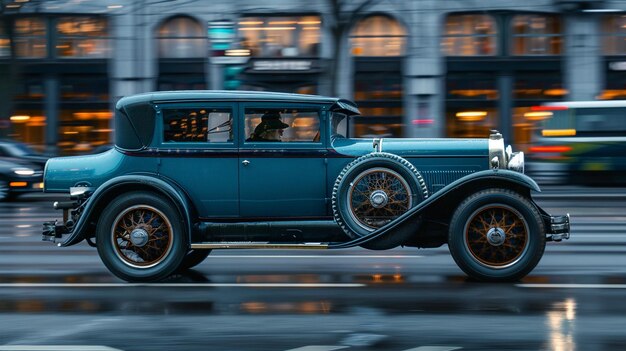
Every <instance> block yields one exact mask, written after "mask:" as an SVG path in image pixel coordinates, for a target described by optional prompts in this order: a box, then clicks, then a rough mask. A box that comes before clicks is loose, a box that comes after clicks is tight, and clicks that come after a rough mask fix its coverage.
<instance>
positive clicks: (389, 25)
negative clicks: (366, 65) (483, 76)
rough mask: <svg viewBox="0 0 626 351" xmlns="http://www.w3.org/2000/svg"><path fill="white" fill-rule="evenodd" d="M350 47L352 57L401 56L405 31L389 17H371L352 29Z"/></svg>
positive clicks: (404, 43)
mask: <svg viewBox="0 0 626 351" xmlns="http://www.w3.org/2000/svg"><path fill="white" fill-rule="evenodd" d="M350 46H351V52H352V55H354V56H403V55H404V53H405V47H406V31H405V30H404V28H403V27H402V26H401V25H400V23H398V21H396V20H395V19H393V18H391V17H387V16H371V17H368V18H366V19H364V20H361V21H360V22H359V23H358V24H357V25H356V27H354V29H353V30H352V32H351V33H350Z"/></svg>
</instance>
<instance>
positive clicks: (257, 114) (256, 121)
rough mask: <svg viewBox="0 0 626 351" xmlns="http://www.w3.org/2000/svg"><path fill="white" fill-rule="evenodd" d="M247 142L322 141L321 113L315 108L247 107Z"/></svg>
mask: <svg viewBox="0 0 626 351" xmlns="http://www.w3.org/2000/svg"><path fill="white" fill-rule="evenodd" d="M244 124H245V133H246V142H264V141H269V142H289V143H297V142H309V143H310V142H320V139H319V131H320V114H319V111H318V110H314V109H300V108H287V109H271V108H246V110H245V123H244Z"/></svg>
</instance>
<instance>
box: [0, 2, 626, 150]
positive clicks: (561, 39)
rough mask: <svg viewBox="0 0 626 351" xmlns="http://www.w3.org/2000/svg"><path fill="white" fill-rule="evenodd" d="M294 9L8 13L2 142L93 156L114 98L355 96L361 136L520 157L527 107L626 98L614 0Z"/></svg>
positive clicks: (620, 15)
mask: <svg viewBox="0 0 626 351" xmlns="http://www.w3.org/2000/svg"><path fill="white" fill-rule="evenodd" d="M294 4H295V3H294V2H293V1H284V0H275V1H271V2H269V3H267V4H263V6H260V5H259V3H258V2H256V1H250V0H230V1H223V0H216V1H204V0H178V1H157V0H133V1H129V0H126V1H121V0H120V1H113V0H104V1H98V2H97V4H95V3H94V2H92V1H83V0H74V1H69V2H68V1H60V0H47V1H41V0H29V1H25V0H20V1H16V0H13V1H5V2H4V13H3V15H2V17H0V77H3V79H2V80H0V136H3V137H10V138H13V139H16V140H20V141H24V142H27V143H30V144H33V145H34V146H37V147H39V148H40V149H42V150H45V151H46V152H48V153H50V154H80V153H86V152H93V151H94V149H96V148H97V147H98V146H100V145H104V144H107V143H109V142H110V140H112V134H113V133H114V126H113V125H112V119H111V110H112V107H113V106H114V104H115V102H116V101H117V100H118V99H119V98H120V97H122V96H125V95H131V94H136V93H142V92H146V91H154V90H181V89H245V90H271V91H283V92H295V93H307V94H320V95H336V96H340V97H343V98H348V99H352V100H354V101H356V102H357V103H358V105H359V106H360V109H361V111H362V113H363V116H361V117H359V118H357V119H355V120H354V123H353V125H352V132H353V135H355V136H362V137H371V136H384V137H470V138H471V137H485V136H487V135H488V134H489V130H490V129H498V130H500V131H502V132H503V134H504V135H505V137H506V138H507V140H510V141H512V143H514V144H516V146H517V147H518V148H522V149H524V147H525V145H527V144H528V142H529V139H530V135H531V133H532V130H533V129H534V128H535V125H536V123H537V122H538V121H540V120H541V119H542V118H545V117H544V116H542V115H541V114H537V113H533V111H531V109H530V107H531V106H534V105H537V104H540V103H543V102H547V101H559V100H595V99H624V98H626V2H624V1H596V0H527V1H525V2H524V3H523V4H520V3H519V2H517V1H508V0H499V1H495V0H494V1H466V0H458V1H445V2H442V1H438V0H420V1H389V0H381V1H375V0H374V1H368V0H346V1H328V2H327V1H319V2H304V1H303V2H298V4H296V5H297V6H296V5H294ZM333 4H334V5H335V7H333ZM363 5H364V6H363Z"/></svg>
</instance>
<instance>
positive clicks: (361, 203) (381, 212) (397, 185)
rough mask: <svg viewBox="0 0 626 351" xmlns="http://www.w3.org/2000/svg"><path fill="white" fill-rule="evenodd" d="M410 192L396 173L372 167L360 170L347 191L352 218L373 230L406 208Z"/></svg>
mask: <svg viewBox="0 0 626 351" xmlns="http://www.w3.org/2000/svg"><path fill="white" fill-rule="evenodd" d="M412 198H413V193H412V192H411V187H410V186H409V184H408V183H407V182H406V181H405V180H404V178H402V176H400V175H399V174H398V173H396V172H394V171H392V170H390V169H388V168H372V169H368V170H366V171H364V172H362V173H361V174H359V175H358V176H357V177H356V178H355V179H354V181H353V182H352V183H350V190H349V191H348V206H349V211H350V215H351V217H352V219H353V220H354V221H355V222H356V223H357V224H358V225H359V226H360V227H362V228H363V229H365V230H368V231H373V230H376V229H377V228H380V227H382V226H384V225H385V224H387V223H389V222H391V221H393V220H394V219H396V218H398V217H399V216H401V215H402V214H403V213H405V212H406V211H408V210H409V209H410V208H411V206H412V202H413V200H412Z"/></svg>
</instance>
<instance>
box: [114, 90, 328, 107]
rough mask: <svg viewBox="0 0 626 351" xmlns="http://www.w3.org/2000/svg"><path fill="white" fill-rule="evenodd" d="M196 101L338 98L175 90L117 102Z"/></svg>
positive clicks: (120, 103)
mask: <svg viewBox="0 0 626 351" xmlns="http://www.w3.org/2000/svg"><path fill="white" fill-rule="evenodd" d="M198 100H220V101H222V100H228V101H282V102H285V101H289V102H312V103H334V102H337V101H339V100H340V99H339V98H334V97H327V96H319V95H304V94H289V93H275V92H266V91H244V90H176V91H156V92H150V93H143V94H138V95H131V96H127V97H124V98H122V99H120V101H118V105H117V106H118V108H119V107H120V106H124V105H128V104H135V103H141V102H165V101H198Z"/></svg>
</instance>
